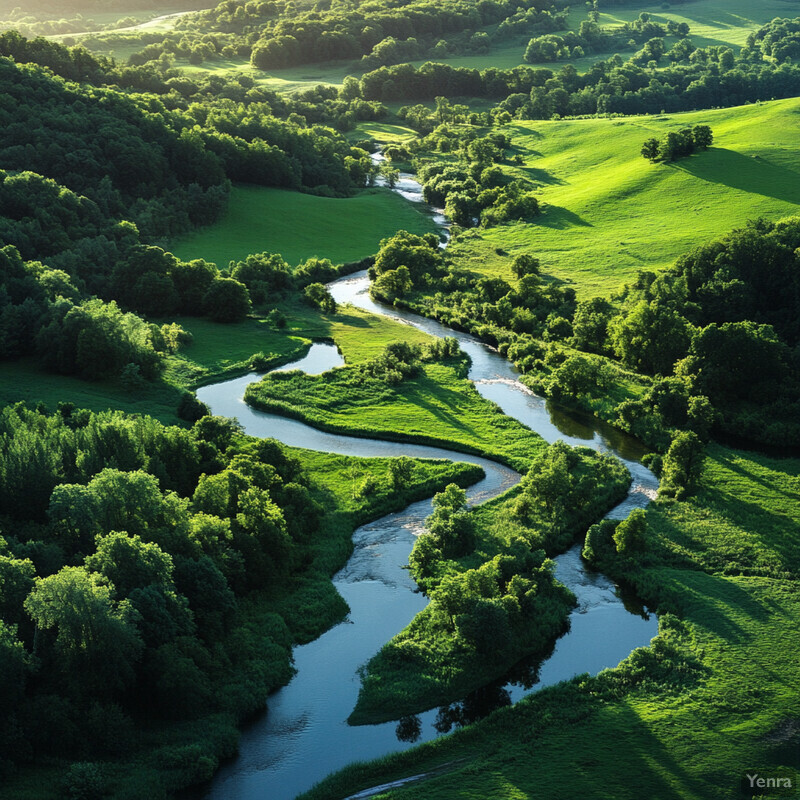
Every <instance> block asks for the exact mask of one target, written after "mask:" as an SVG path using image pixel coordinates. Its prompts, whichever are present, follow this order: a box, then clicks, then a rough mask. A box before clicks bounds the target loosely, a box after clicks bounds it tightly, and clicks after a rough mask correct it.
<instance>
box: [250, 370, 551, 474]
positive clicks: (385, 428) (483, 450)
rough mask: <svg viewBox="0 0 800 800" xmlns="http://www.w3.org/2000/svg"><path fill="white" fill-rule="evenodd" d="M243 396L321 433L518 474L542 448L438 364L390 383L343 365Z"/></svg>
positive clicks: (270, 382) (290, 376)
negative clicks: (492, 462)
mask: <svg viewBox="0 0 800 800" xmlns="http://www.w3.org/2000/svg"><path fill="white" fill-rule="evenodd" d="M245 397H246V400H247V402H248V403H249V404H250V405H252V406H254V407H255V408H261V409H263V410H266V411H273V412H277V413H281V414H285V415H287V416H291V417H295V418H297V419H301V420H303V421H304V422H308V423H309V424H311V425H314V426H315V427H318V428H321V429H323V430H327V431H334V432H338V433H347V434H350V435H353V436H370V437H375V438H378V439H390V440H403V441H413V442H417V443H419V444H430V445H438V446H441V447H448V448H451V449H454V450H461V451H463V452H467V453H478V454H481V455H486V456H488V457H490V458H495V459H497V460H498V461H502V462H503V463H506V464H509V465H510V466H513V467H515V468H519V469H525V468H527V466H528V464H529V463H530V459H531V458H533V457H534V456H535V455H536V454H537V453H538V452H541V450H542V449H543V447H544V441H543V440H542V438H541V437H540V436H539V435H538V434H536V433H533V431H531V430H530V429H528V428H526V427H525V426H524V425H522V424H521V423H519V422H517V421H516V420H514V419H512V418H510V417H507V416H505V415H504V414H503V413H502V412H501V411H500V409H499V408H498V407H497V406H496V405H494V403H491V402H489V401H488V400H484V399H483V398H482V397H481V396H480V395H479V394H478V392H477V390H476V389H475V387H474V386H473V385H472V383H470V381H468V380H467V379H466V378H462V377H459V374H458V372H457V370H456V369H455V368H454V367H452V366H448V365H444V364H427V365H425V367H424V371H423V372H422V373H421V374H420V375H419V376H418V377H415V378H410V379H406V380H404V381H403V382H402V383H401V384H399V385H397V386H389V385H388V384H386V383H385V382H383V381H381V380H377V379H373V378H365V377H363V376H362V375H361V374H360V373H358V372H355V371H353V370H352V369H350V368H347V367H345V368H342V369H337V370H333V371H332V372H329V373H327V374H326V375H325V376H313V375H305V374H302V373H284V374H280V375H278V374H276V375H268V376H266V377H265V378H264V379H263V380H262V381H261V382H259V383H258V384H254V385H251V386H250V387H248V390H247V394H246V396H245Z"/></svg>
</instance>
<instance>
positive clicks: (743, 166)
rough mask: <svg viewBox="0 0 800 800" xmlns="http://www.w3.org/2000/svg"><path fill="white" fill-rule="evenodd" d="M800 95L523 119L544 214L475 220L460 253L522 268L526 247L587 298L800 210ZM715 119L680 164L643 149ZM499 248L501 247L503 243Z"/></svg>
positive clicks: (517, 133)
mask: <svg viewBox="0 0 800 800" xmlns="http://www.w3.org/2000/svg"><path fill="white" fill-rule="evenodd" d="M799 113H800V100H797V99H795V98H792V99H789V100H779V101H774V102H769V103H761V104H756V105H750V106H740V107H737V108H731V109H715V110H710V111H702V112H701V111H696V112H690V113H685V114H667V115H661V116H639V117H625V118H620V119H585V120H558V121H542V122H534V121H530V122H515V123H512V124H511V125H509V126H507V131H508V133H510V134H511V137H512V139H513V145H514V148H513V149H514V151H515V152H517V153H519V154H520V155H521V156H522V157H523V159H524V166H522V167H519V168H513V170H511V171H515V172H517V173H518V174H520V175H522V176H524V177H526V178H528V179H530V180H532V181H534V182H535V183H536V184H538V187H539V188H538V190H537V195H538V196H539V198H540V202H541V204H542V208H543V212H544V213H543V214H542V215H541V216H540V217H539V218H537V219H535V220H533V221H531V222H530V223H523V222H515V223H512V224H509V225H502V226H499V227H496V228H491V229H488V230H484V231H480V232H478V231H473V232H469V233H467V234H466V236H464V237H462V238H461V239H460V241H457V242H456V243H455V244H454V245H453V248H452V256H453V258H455V259H456V260H457V261H460V262H462V263H464V264H465V265H466V266H467V267H469V268H471V269H474V270H476V271H478V272H482V273H486V274H490V275H499V276H503V277H505V278H507V279H509V278H511V277H512V276H511V271H510V265H511V261H512V259H513V256H515V255H516V254H518V253H521V252H530V253H534V254H535V255H536V256H538V257H539V258H540V259H541V262H542V269H543V272H544V273H545V274H547V275H549V276H551V277H552V278H554V279H556V280H558V281H562V282H565V283H569V284H572V285H574V286H575V288H576V289H577V291H578V293H579V297H581V298H585V297H590V296H594V295H608V294H610V293H611V292H613V291H614V290H616V289H618V288H619V286H620V285H621V284H622V283H623V282H625V281H628V280H630V279H631V278H632V277H633V276H634V275H635V274H636V272H637V271H639V270H658V269H662V268H664V267H666V266H668V265H670V264H671V263H672V262H673V261H674V260H675V259H676V258H677V257H678V256H679V255H681V254H682V253H685V252H687V251H689V250H691V249H692V248H694V247H696V246H697V245H698V244H700V243H702V242H706V241H709V240H711V239H714V238H716V237H718V236H720V235H722V234H724V233H726V232H727V231H729V230H731V229H732V228H735V227H737V226H741V225H743V224H744V223H745V222H747V220H750V219H754V218H757V217H762V216H763V217H767V218H771V219H776V218H780V217H785V216H790V215H794V214H797V213H798V212H800V156H798V151H797V147H796V142H797V136H798V132H799V131H800V116H798V114H799ZM696 124H706V125H710V126H711V128H712V130H713V132H714V145H713V147H712V148H711V149H709V150H708V151H705V152H698V153H695V154H694V155H693V156H691V157H688V158H683V159H680V160H678V161H676V162H674V163H672V164H651V163H649V162H648V161H646V160H645V159H643V158H642V156H641V155H640V152H639V151H640V149H641V146H642V143H643V142H644V140H645V139H647V138H649V137H653V136H655V137H657V138H661V137H662V136H664V135H665V134H666V133H667V132H668V131H670V130H678V129H680V128H684V127H691V126H692V125H696ZM498 251H499V252H498Z"/></svg>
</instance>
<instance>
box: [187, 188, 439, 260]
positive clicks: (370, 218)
mask: <svg viewBox="0 0 800 800" xmlns="http://www.w3.org/2000/svg"><path fill="white" fill-rule="evenodd" d="M401 228H405V229H406V230H409V231H412V232H413V233H427V232H429V231H433V230H435V228H434V225H433V222H432V220H431V218H430V216H428V215H427V214H425V213H424V212H423V211H422V210H421V209H418V208H416V207H414V206H413V205H412V204H411V203H409V202H407V201H406V200H404V199H403V198H402V197H400V196H399V195H396V194H394V193H392V192H389V191H388V190H386V189H372V190H365V191H363V192H361V193H360V194H358V195H356V196H355V197H351V198H345V199H341V198H329V197H316V196H314V195H310V194H301V193H300V192H290V191H286V190H283V189H271V188H266V187H263V186H235V187H234V188H233V191H232V192H231V199H230V203H229V205H228V209H227V211H226V212H225V215H224V217H223V218H222V219H221V220H220V221H219V222H217V223H216V224H214V225H210V226H209V227H207V228H203V229H202V230H199V231H196V232H194V233H191V234H189V235H188V236H184V237H183V238H181V239H178V240H177V241H175V242H173V243H172V245H171V249H172V251H173V252H174V253H175V255H177V256H178V257H180V258H183V259H186V260H188V259H192V258H205V259H206V260H207V261H213V262H214V263H216V264H218V265H219V266H221V267H227V266H228V262H229V261H237V260H240V259H244V258H246V257H247V256H248V255H250V254H251V253H263V252H270V253H280V254H281V255H282V256H283V257H284V258H285V259H286V261H288V262H289V263H290V264H292V265H295V264H298V263H299V262H301V261H304V260H305V259H307V258H310V257H311V256H319V257H320V258H329V259H330V260H331V261H333V262H334V263H342V262H345V261H357V260H359V259H361V258H364V257H365V256H369V255H372V254H373V253H375V252H376V251H377V249H378V244H379V242H380V240H381V239H384V238H386V237H387V236H391V235H392V234H394V233H395V232H396V231H398V230H400V229H401Z"/></svg>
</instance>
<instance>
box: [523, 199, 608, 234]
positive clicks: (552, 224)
mask: <svg viewBox="0 0 800 800" xmlns="http://www.w3.org/2000/svg"><path fill="white" fill-rule="evenodd" d="M536 224H537V225H541V226H542V227H544V228H558V229H559V230H564V229H565V228H593V227H594V225H592V224H591V223H590V222H587V221H586V220H585V219H583V217H581V216H579V215H578V214H576V213H575V212H574V211H570V210H569V209H567V208H564V207H563V206H553V205H549V204H548V205H547V206H545V209H544V214H542V216H540V217H537V219H536Z"/></svg>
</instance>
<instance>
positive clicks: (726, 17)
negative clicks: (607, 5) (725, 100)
mask: <svg viewBox="0 0 800 800" xmlns="http://www.w3.org/2000/svg"><path fill="white" fill-rule="evenodd" d="M642 11H647V12H648V13H649V14H650V15H651V18H652V19H653V21H654V22H664V21H666V20H675V22H685V23H686V24H687V25H688V26H689V37H690V38H691V40H692V42H694V44H695V45H696V46H697V47H706V46H708V45H727V46H728V47H734V48H735V47H741V46H742V45H744V44H745V41H746V40H747V36H748V34H750V32H751V31H755V30H758V28H760V27H761V26H762V25H763V24H764V23H766V22H769V21H770V20H773V19H775V17H796V16H797V13H798V9H797V4H796V3H793V2H791V0H757V2H754V0H693V2H690V3H682V4H676V5H674V6H673V7H672V8H668V9H665V8H664V7H663V6H662V5H661V4H658V3H653V4H651V5H647V4H642V5H638V4H637V5H636V7H635V8H625V7H622V8H614V9H611V10H609V11H604V12H603V13H601V14H600V24H601V25H603V26H607V25H619V24H621V23H623V22H631V21H632V20H634V19H636V18H637V17H638V16H639V14H640V13H641V12H642Z"/></svg>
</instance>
